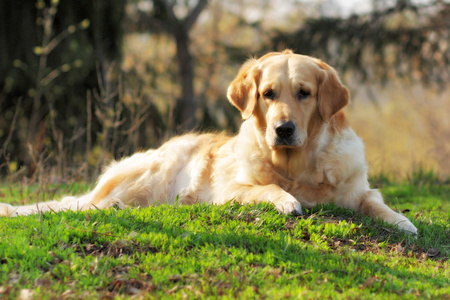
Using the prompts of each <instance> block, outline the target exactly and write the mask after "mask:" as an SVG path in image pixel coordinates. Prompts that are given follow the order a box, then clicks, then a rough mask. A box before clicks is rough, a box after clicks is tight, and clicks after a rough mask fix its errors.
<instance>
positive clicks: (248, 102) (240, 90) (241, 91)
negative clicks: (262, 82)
mask: <svg viewBox="0 0 450 300" xmlns="http://www.w3.org/2000/svg"><path fill="white" fill-rule="evenodd" d="M256 63H257V60H256V59H254V58H252V59H249V60H248V61H247V62H245V63H244V64H243V65H242V67H241V69H240V70H239V73H238V75H237V76H236V78H235V79H234V80H233V81H232V82H231V84H230V86H229V87H228V93H227V97H228V100H229V101H230V102H231V104H233V105H234V106H235V107H236V108H237V109H239V111H240V112H241V115H242V118H243V119H244V120H245V119H248V118H250V117H251V115H252V114H253V111H254V109H255V107H256V104H257V102H258V78H259V73H260V72H259V70H258V69H257V68H256Z"/></svg>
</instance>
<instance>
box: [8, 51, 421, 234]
mask: <svg viewBox="0 0 450 300" xmlns="http://www.w3.org/2000/svg"><path fill="white" fill-rule="evenodd" d="M228 99H229V101H230V102H231V104H233V105H234V106H235V107H236V108H237V109H238V110H239V111H240V112H241V115H242V118H243V119H244V120H245V121H244V122H243V124H242V126H241V128H240V131H239V134H238V135H236V136H228V135H226V134H222V133H221V134H186V135H183V136H179V137H175V138H173V139H171V140H170V141H168V142H167V143H165V144H164V145H162V146H161V147H160V148H159V149H156V150H149V151H147V152H143V153H136V154H134V155H132V156H130V157H128V158H125V159H123V160H120V161H116V162H113V163H111V164H110V165H109V166H108V167H107V168H106V170H105V171H104V173H103V175H102V176H101V177H100V179H99V182H98V184H97V186H96V187H95V188H94V190H93V191H91V192H89V193H87V194H86V195H84V196H79V197H65V198H63V199H62V200H61V201H50V202H44V203H37V204H32V205H27V206H11V205H8V204H1V205H0V215H3V216H15V215H27V214H33V213H39V212H43V211H48V210H52V211H61V210H68V209H70V210H87V209H92V208H98V209H106V208H109V207H111V206H116V207H120V208H123V207H126V206H140V207H143V206H149V205H152V204H156V203H162V202H166V203H175V201H176V199H178V202H179V203H181V204H193V203H210V204H224V203H226V202H228V201H230V200H234V201H236V202H238V203H241V204H245V203H257V202H270V203H273V205H274V206H275V207H276V208H277V209H278V210H279V211H280V212H281V213H283V214H301V213H302V206H304V207H313V206H315V205H316V204H319V203H334V204H336V205H338V206H340V207H345V208H350V209H354V210H356V211H359V212H361V213H362V214H365V215H369V216H372V217H374V218H379V219H382V220H384V221H386V222H388V223H390V224H394V225H396V226H398V228H399V229H401V230H404V231H407V232H409V233H413V234H416V233H417V229H416V227H415V226H414V225H413V224H412V223H411V222H410V221H409V220H408V219H407V218H406V217H404V216H402V215H400V214H398V213H396V212H394V211H393V210H392V209H390V208H389V207H388V206H387V205H385V204H384V203H383V198H382V196H381V194H380V193H379V192H378V191H377V190H373V189H370V187H369V183H368V181H367V164H366V161H365V158H364V146H363V143H362V141H361V139H360V138H359V137H358V136H356V134H355V132H354V131H353V130H352V129H351V128H350V126H349V124H348V122H347V121H346V118H345V116H344V113H343V112H342V108H343V107H344V106H346V105H347V103H348V101H349V92H348V90H347V88H345V87H344V86H343V85H342V83H341V81H340V79H339V77H338V75H337V73H336V71H335V70H334V69H333V68H332V67H330V66H329V65H327V64H326V63H324V62H322V61H321V60H319V59H316V58H312V57H309V56H304V55H298V54H294V53H293V52H292V51H290V50H286V51H284V52H276V53H269V54H266V55H264V56H262V57H261V58H259V59H250V60H248V61H247V62H246V63H245V64H244V65H243V66H242V68H241V69H240V71H239V73H238V75H237V76H236V78H235V79H234V80H233V82H231V84H230V86H229V88H228Z"/></svg>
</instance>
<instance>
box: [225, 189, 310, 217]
mask: <svg viewBox="0 0 450 300" xmlns="http://www.w3.org/2000/svg"><path fill="white" fill-rule="evenodd" d="M230 190H231V191H232V197H231V198H232V199H234V200H235V201H236V202H238V203H240V204H246V203H260V202H270V203H273V205H275V207H276V209H277V210H278V211H279V212H281V213H282V214H286V215H287V214H295V215H301V214H302V206H301V205H300V202H298V201H297V200H296V199H295V198H294V197H293V196H292V195H291V194H289V193H288V192H286V191H284V190H283V189H282V188H281V187H279V186H278V185H275V184H269V185H234V186H233V187H231V189H230Z"/></svg>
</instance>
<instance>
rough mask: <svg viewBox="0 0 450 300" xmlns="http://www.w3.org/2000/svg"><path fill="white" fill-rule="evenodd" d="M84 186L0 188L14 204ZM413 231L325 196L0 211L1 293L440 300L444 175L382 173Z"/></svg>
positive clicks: (389, 197)
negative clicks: (290, 203)
mask: <svg viewBox="0 0 450 300" xmlns="http://www.w3.org/2000/svg"><path fill="white" fill-rule="evenodd" d="M86 188H87V187H86V186H80V185H76V186H64V185H60V186H58V187H47V188H46V190H45V191H43V190H42V189H39V188H36V187H32V188H30V187H25V188H24V186H21V185H12V186H11V187H3V188H0V195H1V201H2V202H10V203H16V204H17V203H22V202H23V200H22V199H26V201H27V202H33V201H36V199H40V200H42V199H41V198H45V197H56V198H58V197H60V195H62V194H64V193H65V192H67V191H69V193H70V191H75V192H76V193H81V192H82V191H83V190H85V189H86ZM381 190H382V192H383V194H384V195H385V198H386V202H387V203H389V205H390V206H391V207H393V208H395V209H397V210H399V211H403V212H404V213H405V215H406V216H408V217H409V218H410V219H411V220H412V221H413V223H414V224H415V225H416V226H417V227H418V229H419V235H418V237H417V239H416V238H414V237H411V236H409V235H406V234H403V233H401V232H398V231H397V230H396V229H395V228H393V227H391V226H389V225H387V224H385V223H382V222H379V221H374V220H372V219H370V218H368V217H365V216H361V215H360V214H358V213H355V212H353V211H350V210H345V209H341V208H337V207H335V206H333V205H326V206H318V207H316V208H314V209H311V210H306V214H305V215H304V216H302V217H294V216H283V215H279V214H278V213H277V212H276V211H275V209H274V208H273V207H272V206H271V205H269V204H260V205H248V206H240V205H236V204H228V205H224V206H208V205H193V206H178V207H177V206H168V205H161V206H156V207H149V208H144V209H126V210H121V211H120V210H119V211H117V210H114V209H112V210H108V211H89V212H62V213H45V214H42V215H36V216H28V217H16V218H0V228H1V231H0V298H2V299H3V298H4V299H16V298H17V297H18V296H19V295H20V293H23V294H26V292H31V293H32V297H33V298H35V299H53V298H64V297H65V298H87V299H98V298H135V297H144V298H152V299H154V298H163V299H174V298H175V299H176V298H194V299H195V298H230V299H236V298H238V299H260V298H261V299H282V298H288V299H298V298H316V299H326V298H329V299H340V298H341V299H374V298H376V299H383V298H384V299H395V298H401V299H416V298H424V299H450V298H449V296H448V295H450V280H449V278H450V263H449V261H448V257H449V255H450V225H449V223H450V216H449V211H450V201H449V200H450V199H449V194H450V193H449V192H450V189H449V185H448V184H445V183H439V184H438V183H433V184H431V183H430V182H428V183H426V184H417V183H414V182H411V181H410V182H409V183H406V184H383V186H382V187H381Z"/></svg>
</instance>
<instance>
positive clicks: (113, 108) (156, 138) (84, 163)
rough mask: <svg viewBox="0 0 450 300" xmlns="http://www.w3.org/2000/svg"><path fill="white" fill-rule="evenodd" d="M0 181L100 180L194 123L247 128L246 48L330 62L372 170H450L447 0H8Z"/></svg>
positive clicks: (0, 51) (384, 174)
mask: <svg viewBox="0 0 450 300" xmlns="http://www.w3.org/2000/svg"><path fill="white" fill-rule="evenodd" d="M0 16H1V17H0V146H1V148H0V176H1V177H3V178H8V180H16V179H17V180H23V179H26V180H29V181H34V180H40V181H42V180H43V179H44V178H45V179H46V180H48V181H62V180H66V179H67V178H75V179H76V180H80V179H81V180H87V181H89V180H92V179H95V177H96V176H97V175H98V173H99V172H100V167H101V166H102V165H103V164H104V163H105V162H107V161H109V160H111V159H113V158H120V157H123V156H126V155H129V154H132V153H133V152H135V151H139V150H144V149H147V148H150V147H158V146H159V145H160V144H161V143H163V142H164V141H166V140H167V139H169V138H170V137H171V136H173V135H175V134H179V133H182V132H186V131H191V130H203V131H215V130H228V131H229V132H230V133H232V132H235V131H237V130H238V128H239V125H240V123H241V119H240V116H239V113H238V111H237V110H236V109H234V108H233V107H232V106H231V105H229V104H228V101H227V99H226V89H227V87H228V84H229V83H230V82H231V80H232V79H233V77H234V76H235V75H236V73H237V71H238V69H239V66H240V65H241V64H242V63H243V62H244V61H245V60H246V59H247V58H248V57H250V56H259V55H263V54H264V53H266V52H268V51H274V50H283V49H285V48H291V49H293V50H294V51H295V52H296V53H301V54H307V55H312V56H316V57H319V58H321V59H322V60H324V61H325V62H327V63H329V64H330V65H332V66H334V67H335V68H336V69H337V71H338V72H339V73H340V75H341V79H342V81H343V82H344V83H345V85H347V86H348V88H349V89H350V91H351V93H352V102H351V104H350V105H349V106H348V107H347V108H346V111H347V115H348V118H349V120H350V123H351V125H352V127H353V128H354V129H355V131H356V132H357V134H358V135H359V136H361V137H362V138H363V140H364V142H365V144H366V155H367V160H368V162H369V165H370V175H371V176H372V177H373V178H389V179H390V180H403V179H405V178H408V177H410V176H411V174H414V173H417V172H425V173H427V172H428V173H432V174H434V176H435V177H437V178H440V180H444V181H446V182H448V178H449V173H450V155H449V154H450V89H449V85H448V83H449V82H450V48H449V47H450V1H442V0H441V1H437V0H436V1H426V0H423V1H409V0H351V1H345V0H316V1H315V0H303V1H301V0H258V1H257V0H229V1H219V0H209V1H207V0H115V1H110V0H78V1H59V0H19V1H18V0H2V1H1V2H0Z"/></svg>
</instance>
